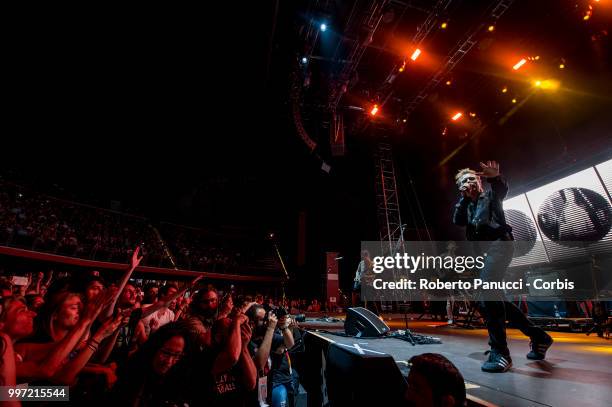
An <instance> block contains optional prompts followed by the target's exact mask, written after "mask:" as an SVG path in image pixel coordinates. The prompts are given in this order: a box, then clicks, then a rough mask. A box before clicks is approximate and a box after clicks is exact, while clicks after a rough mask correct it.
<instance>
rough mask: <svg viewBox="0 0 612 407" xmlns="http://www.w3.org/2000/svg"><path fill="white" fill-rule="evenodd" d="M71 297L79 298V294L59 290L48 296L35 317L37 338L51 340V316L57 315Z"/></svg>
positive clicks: (67, 290)
mask: <svg viewBox="0 0 612 407" xmlns="http://www.w3.org/2000/svg"><path fill="white" fill-rule="evenodd" d="M72 296H79V297H80V294H79V293H77V292H75V291H73V290H69V289H61V290H58V291H55V292H54V293H52V294H51V295H48V301H46V302H45V303H44V304H43V306H42V307H41V308H40V312H39V313H38V315H37V316H36V327H35V329H36V333H35V336H36V337H38V338H52V337H53V335H52V333H53V327H52V322H53V321H52V319H53V315H54V314H55V313H57V312H58V311H59V310H60V308H61V307H62V304H63V303H64V302H65V301H66V300H67V299H68V298H69V297H72Z"/></svg>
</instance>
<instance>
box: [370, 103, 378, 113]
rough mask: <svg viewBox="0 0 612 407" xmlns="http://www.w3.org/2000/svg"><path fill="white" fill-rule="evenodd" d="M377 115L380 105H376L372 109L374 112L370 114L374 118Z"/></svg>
mask: <svg viewBox="0 0 612 407" xmlns="http://www.w3.org/2000/svg"><path fill="white" fill-rule="evenodd" d="M377 113H378V105H374V106H373V107H372V110H370V114H371V115H372V116H376V114H377Z"/></svg>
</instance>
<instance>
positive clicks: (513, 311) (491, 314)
mask: <svg viewBox="0 0 612 407" xmlns="http://www.w3.org/2000/svg"><path fill="white" fill-rule="evenodd" d="M482 246H483V245H481V247H482ZM485 247H486V249H485V252H486V253H487V257H486V259H485V266H484V268H483V269H482V270H481V272H480V278H481V279H482V280H484V281H503V279H504V274H505V273H506V270H507V268H508V265H509V264H510V262H511V261H512V254H513V252H514V247H513V246H512V242H511V241H507V240H505V239H503V240H502V239H500V240H495V241H492V242H488V243H487V244H486V246H485ZM482 249H484V247H482ZM491 296H493V297H496V298H498V299H499V300H497V301H490V299H491ZM479 305H480V309H481V311H482V313H483V314H484V317H485V320H486V323H487V330H488V331H489V345H490V346H491V349H493V350H496V351H498V352H500V353H502V354H504V355H509V354H510V351H509V350H508V342H507V341H506V321H510V323H511V324H512V325H513V326H514V327H516V328H518V329H519V330H520V331H521V332H522V333H523V334H524V335H526V336H528V337H530V338H532V339H533V340H534V341H543V340H544V339H546V338H547V336H548V334H547V333H546V332H544V330H543V329H541V328H538V327H537V326H535V325H533V324H532V323H531V321H529V319H527V317H526V316H525V314H523V312H522V311H521V310H520V309H519V308H518V307H517V306H516V305H514V304H513V303H511V302H508V301H506V298H505V295H504V293H503V292H501V291H500V292H497V293H491V292H488V294H487V295H486V300H484V299H482V300H481V301H479Z"/></svg>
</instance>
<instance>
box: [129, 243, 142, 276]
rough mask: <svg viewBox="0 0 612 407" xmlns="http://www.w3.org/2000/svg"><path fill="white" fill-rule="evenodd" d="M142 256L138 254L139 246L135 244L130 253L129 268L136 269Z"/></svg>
mask: <svg viewBox="0 0 612 407" xmlns="http://www.w3.org/2000/svg"><path fill="white" fill-rule="evenodd" d="M142 258H143V256H140V246H136V248H135V249H134V252H133V253H132V259H131V260H130V268H131V269H132V270H134V269H136V267H138V265H139V264H140V262H141V261H142Z"/></svg>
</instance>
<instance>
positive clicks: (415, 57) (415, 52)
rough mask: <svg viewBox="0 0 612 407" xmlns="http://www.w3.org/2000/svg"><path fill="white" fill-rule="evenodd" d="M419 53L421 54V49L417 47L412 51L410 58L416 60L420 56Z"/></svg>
mask: <svg viewBox="0 0 612 407" xmlns="http://www.w3.org/2000/svg"><path fill="white" fill-rule="evenodd" d="M419 55H421V50H420V49H418V48H417V49H415V50H414V52H413V53H412V56H411V57H410V59H412V60H413V61H416V59H417V58H418V57H419Z"/></svg>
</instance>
